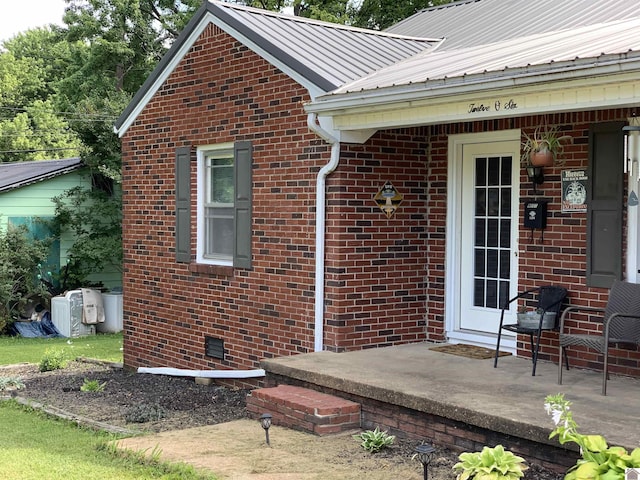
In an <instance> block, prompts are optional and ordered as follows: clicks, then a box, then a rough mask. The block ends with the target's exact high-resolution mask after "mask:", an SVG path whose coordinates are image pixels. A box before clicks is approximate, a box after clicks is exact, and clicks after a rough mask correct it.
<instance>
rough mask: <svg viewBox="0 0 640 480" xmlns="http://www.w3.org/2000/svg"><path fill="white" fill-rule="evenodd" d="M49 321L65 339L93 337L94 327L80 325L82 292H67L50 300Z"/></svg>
mask: <svg viewBox="0 0 640 480" xmlns="http://www.w3.org/2000/svg"><path fill="white" fill-rule="evenodd" d="M51 321H52V322H53V324H54V325H55V326H56V328H57V329H58V331H59V332H60V333H61V334H62V335H64V336H65V337H82V336H85V335H94V334H95V333H96V327H95V325H85V324H84V323H82V290H69V291H68V292H67V293H66V294H65V295H59V296H57V297H53V298H52V299H51Z"/></svg>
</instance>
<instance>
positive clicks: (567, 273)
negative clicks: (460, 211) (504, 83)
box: [427, 109, 640, 376]
mask: <svg viewBox="0 0 640 480" xmlns="http://www.w3.org/2000/svg"><path fill="white" fill-rule="evenodd" d="M631 115H632V112H631V111H630V110H625V109H618V110H607V111H591V112H576V113H566V114H555V115H544V116H531V117H525V118H515V119H502V120H496V121H482V122H470V123H464V124H455V125H439V126H434V127H431V128H430V129H429V139H430V152H431V160H430V163H432V164H433V165H430V167H429V171H430V174H431V176H430V177H429V183H428V189H429V195H428V199H429V200H428V209H429V211H438V212H441V211H443V210H444V209H446V204H445V202H446V168H447V141H448V135H450V134H457V133H472V132H487V131H496V130H503V129H511V128H520V129H522V130H524V131H526V132H527V133H529V134H531V133H533V130H535V127H536V126H538V125H541V124H547V125H557V126H558V127H559V128H560V129H561V130H562V131H563V133H566V134H568V135H571V137H573V141H572V143H571V144H569V145H567V147H566V148H565V155H564V158H565V160H566V163H565V165H563V166H556V167H545V170H544V176H545V181H544V183H543V184H542V185H539V186H538V188H537V190H538V196H539V197H544V198H546V199H548V200H550V202H549V204H548V220H547V228H546V230H545V231H544V238H542V237H541V235H540V231H539V230H537V231H536V232H535V233H534V237H533V240H531V231H530V230H529V229H525V228H524V227H523V226H522V224H521V226H520V232H519V250H520V252H519V257H518V259H519V286H520V290H521V291H523V290H527V289H529V288H532V287H535V286H538V285H544V284H556V285H563V286H565V287H566V288H567V289H568V290H569V298H568V302H569V303H570V304H572V305H586V306H591V307H604V306H605V305H606V302H607V298H608V293H609V291H608V289H603V288H590V287H587V286H586V231H587V230H586V227H587V219H586V214H585V213H579V212H569V213H562V211H561V183H560V174H561V171H562V170H563V169H572V168H576V169H577V168H587V167H588V147H589V145H588V136H589V125H591V124H595V123H600V122H608V121H615V120H623V121H624V120H626V119H627V118H628V117H630V116H631ZM435 172H438V174H437V176H436V175H435V174H434V173H435ZM520 182H521V193H520V195H521V200H523V201H524V199H525V198H532V197H534V196H535V195H534V192H533V189H532V185H531V182H530V181H529V179H528V178H527V175H526V171H525V169H524V168H523V169H522V170H521V177H520ZM522 205H524V203H523V204H522ZM521 208H522V209H523V208H524V207H523V206H522V207H521ZM522 213H523V210H521V214H522ZM429 222H430V224H429V232H430V238H431V235H433V234H435V232H436V231H439V232H443V231H444V229H445V226H446V225H445V218H444V215H438V217H437V218H436V217H435V216H431V217H430V218H429ZM443 245H444V240H443V241H442V242H438V241H436V239H433V241H430V243H429V250H430V252H431V251H432V250H433V249H434V248H435V249H437V252H438V253H440V252H441V250H442V248H443ZM430 256H431V255H430ZM438 258H439V261H438V263H437V264H434V266H433V267H432V266H431V265H429V267H428V278H429V279H430V281H429V286H432V285H433V286H437V288H434V289H433V290H432V289H429V290H428V291H429V292H433V293H432V294H431V296H432V297H433V298H437V299H438V300H439V301H438V302H434V303H433V304H429V308H428V309H427V318H428V323H429V325H431V324H432V323H433V322H438V323H437V324H438V325H439V324H440V323H441V318H442V315H443V310H442V309H443V306H444V305H443V303H442V301H440V300H441V299H442V298H444V295H445V291H444V276H445V272H444V254H442V255H441V256H440V255H439V256H438ZM431 263H433V262H431ZM569 325H570V326H572V327H573V328H576V327H578V326H579V327H581V328H583V329H584V333H586V332H588V331H591V332H593V331H600V330H601V329H600V325H599V324H598V323H597V319H592V320H590V321H589V320H588V319H585V321H582V322H580V324H578V323H577V322H569ZM431 331H432V330H431V329H429V332H430V339H434V340H439V337H438V334H437V333H436V334H435V335H432V334H431ZM557 352H558V347H557V334H556V333H555V332H545V333H544V334H543V338H542V344H541V350H540V358H541V359H547V360H553V361H557V357H558V355H557ZM518 354H519V355H526V356H530V348H529V337H528V336H521V337H520V338H519V341H518ZM610 354H611V355H612V357H613V361H612V364H611V365H610V371H611V372H615V373H620V374H628V375H634V376H640V352H639V351H638V349H637V348H631V349H614V350H613V351H611V352H610ZM569 358H570V363H571V365H573V366H580V367H587V368H593V369H597V370H601V369H602V363H601V362H602V359H601V356H599V355H598V354H597V353H595V352H594V351H589V350H584V349H582V350H579V349H577V348H571V349H570V354H569Z"/></svg>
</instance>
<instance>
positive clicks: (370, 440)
mask: <svg viewBox="0 0 640 480" xmlns="http://www.w3.org/2000/svg"><path fill="white" fill-rule="evenodd" d="M353 437H354V438H356V439H358V440H361V441H362V442H361V443H360V445H361V446H362V448H364V449H365V450H366V451H367V452H371V453H376V452H379V451H380V450H382V449H383V448H385V447H388V446H389V445H393V442H394V441H395V439H396V437H395V435H389V433H388V432H386V431H383V430H380V428H379V427H376V429H375V430H367V431H366V432H362V433H361V434H359V435H354V436H353Z"/></svg>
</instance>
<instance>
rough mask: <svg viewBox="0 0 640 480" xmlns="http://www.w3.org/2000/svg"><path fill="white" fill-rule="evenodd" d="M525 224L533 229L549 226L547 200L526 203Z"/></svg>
mask: <svg viewBox="0 0 640 480" xmlns="http://www.w3.org/2000/svg"><path fill="white" fill-rule="evenodd" d="M524 226H525V227H526V228H531V229H536V228H539V229H544V228H546V227H547V201H546V200H535V201H530V202H526V203H525V204H524Z"/></svg>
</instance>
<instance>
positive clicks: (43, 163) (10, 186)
mask: <svg viewBox="0 0 640 480" xmlns="http://www.w3.org/2000/svg"><path fill="white" fill-rule="evenodd" d="M82 166H83V163H82V160H80V158H66V159H64V160H37V161H30V162H12V163H0V192H7V191H9V190H14V189H16V188H20V187H24V186H27V185H31V184H32V183H36V182H41V181H43V180H47V179H49V178H53V177H57V176H59V175H64V174H66V173H69V172H72V171H74V170H77V169H78V168H80V167H82Z"/></svg>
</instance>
